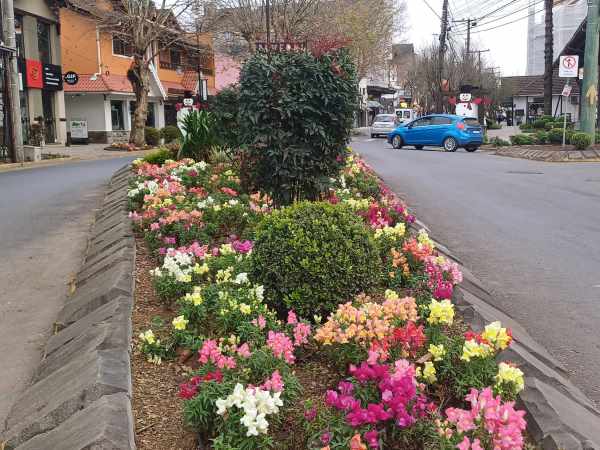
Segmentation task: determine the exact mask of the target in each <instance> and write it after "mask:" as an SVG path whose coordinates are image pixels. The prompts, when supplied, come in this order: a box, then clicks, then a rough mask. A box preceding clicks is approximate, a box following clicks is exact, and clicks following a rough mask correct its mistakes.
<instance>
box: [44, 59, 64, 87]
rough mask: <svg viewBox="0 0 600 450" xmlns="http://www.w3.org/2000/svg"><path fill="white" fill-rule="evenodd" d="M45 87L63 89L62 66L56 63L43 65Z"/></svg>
mask: <svg viewBox="0 0 600 450" xmlns="http://www.w3.org/2000/svg"><path fill="white" fill-rule="evenodd" d="M43 81H44V89H45V90H47V91H61V90H62V68H61V67H60V66H55V65H54V64H44V65H43Z"/></svg>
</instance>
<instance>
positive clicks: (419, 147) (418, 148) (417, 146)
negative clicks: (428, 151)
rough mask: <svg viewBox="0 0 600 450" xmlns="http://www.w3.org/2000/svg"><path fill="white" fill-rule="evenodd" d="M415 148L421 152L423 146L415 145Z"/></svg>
mask: <svg viewBox="0 0 600 450" xmlns="http://www.w3.org/2000/svg"><path fill="white" fill-rule="evenodd" d="M415 148H416V149H417V150H423V146H422V145H415Z"/></svg>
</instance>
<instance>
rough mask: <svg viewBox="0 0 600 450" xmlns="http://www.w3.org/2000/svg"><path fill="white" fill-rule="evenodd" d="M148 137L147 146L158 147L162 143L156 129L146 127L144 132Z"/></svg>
mask: <svg viewBox="0 0 600 450" xmlns="http://www.w3.org/2000/svg"><path fill="white" fill-rule="evenodd" d="M144 133H145V134H144V135H145V136H146V144H148V145H151V146H153V147H154V146H157V145H158V143H159V142H160V132H159V131H158V130H157V129H156V128H154V127H146V130H145V131H144Z"/></svg>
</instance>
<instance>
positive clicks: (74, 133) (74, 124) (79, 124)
mask: <svg viewBox="0 0 600 450" xmlns="http://www.w3.org/2000/svg"><path fill="white" fill-rule="evenodd" d="M69 128H70V130H71V139H87V138H88V128H87V120H71V122H70V123H69Z"/></svg>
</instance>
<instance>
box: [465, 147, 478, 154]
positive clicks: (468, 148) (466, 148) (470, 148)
mask: <svg viewBox="0 0 600 450" xmlns="http://www.w3.org/2000/svg"><path fill="white" fill-rule="evenodd" d="M478 148H479V147H465V150H466V151H468V152H471V153H472V152H474V151H475V150H477V149H478Z"/></svg>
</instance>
